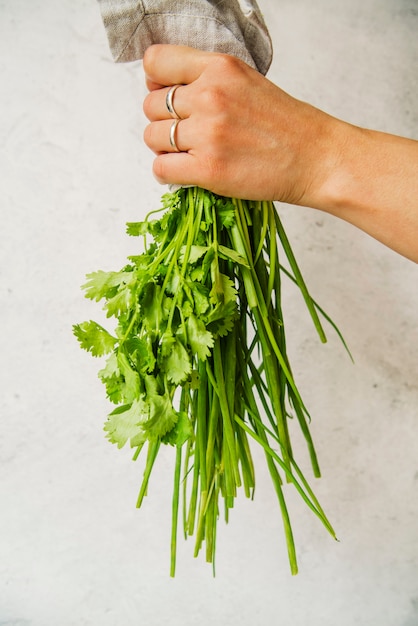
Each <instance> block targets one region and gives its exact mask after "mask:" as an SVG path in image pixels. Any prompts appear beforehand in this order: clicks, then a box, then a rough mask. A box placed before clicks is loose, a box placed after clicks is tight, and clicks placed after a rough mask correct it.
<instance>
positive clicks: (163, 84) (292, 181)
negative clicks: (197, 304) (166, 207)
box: [144, 45, 340, 206]
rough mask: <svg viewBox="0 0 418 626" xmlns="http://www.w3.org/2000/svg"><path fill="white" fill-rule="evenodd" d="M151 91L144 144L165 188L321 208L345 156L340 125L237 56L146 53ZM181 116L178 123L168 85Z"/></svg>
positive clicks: (154, 49) (183, 50)
mask: <svg viewBox="0 0 418 626" xmlns="http://www.w3.org/2000/svg"><path fill="white" fill-rule="evenodd" d="M144 70H145V74H146V80H147V86H148V88H149V89H150V94H149V95H148V96H147V97H146V99H145V101H144V112H145V114H146V116H147V117H148V119H149V120H150V122H151V123H150V124H149V125H148V126H147V127H146V129H145V133H144V140H145V142H146V144H147V145H148V146H149V147H150V148H151V149H152V150H153V151H154V152H155V153H156V155H157V157H156V159H155V161H154V167H153V171H154V175H155V177H156V178H157V180H159V181H160V182H161V183H175V184H181V185H198V186H200V187H204V188H206V189H209V190H211V191H213V192H215V193H218V194H221V195H226V196H233V197H238V198H246V199H253V200H281V201H283V202H289V203H293V204H304V205H310V206H315V203H316V205H318V203H319V195H320V194H321V187H322V186H323V184H324V183H325V181H326V180H327V178H328V172H329V171H330V170H331V169H333V168H334V166H335V163H336V161H338V159H339V149H340V148H339V145H340V144H339V140H338V139H339V133H338V129H339V124H340V122H338V120H335V119H334V118H332V117H330V116H328V115H327V114H325V113H323V112H322V111H319V110H318V109H316V108H314V107H312V106H310V105H308V104H306V103H304V102H300V101H298V100H296V99H294V98H292V97H291V96H289V95H288V94H286V93H285V92H284V91H282V90H281V89H280V88H279V87H277V86H276V85H274V84H273V83H272V82H271V81H269V80H268V79H266V78H265V77H264V76H263V75H261V74H260V73H258V72H257V71H256V70H253V69H252V68H250V67H249V66H248V65H246V64H245V63H243V62H242V61H240V60H239V59H236V58H234V57H231V56H228V55H224V54H217V53H210V52H202V51H199V50H195V49H192V48H187V47H183V46H172V45H156V46H151V47H150V48H148V50H147V51H146V54H145V56H144ZM175 84H180V85H181V86H180V87H179V88H178V89H177V90H176V92H175V96H174V104H175V109H176V112H177V113H178V115H179V116H180V118H181V121H180V122H179V124H178V126H177V129H176V143H177V145H178V147H179V150H181V152H178V153H177V152H175V151H174V148H173V147H171V145H170V141H169V138H170V128H171V125H172V124H173V119H172V118H171V117H170V114H169V112H168V110H167V107H166V94H167V91H168V87H169V86H171V85H175Z"/></svg>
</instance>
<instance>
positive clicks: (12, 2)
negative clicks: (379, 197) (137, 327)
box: [0, 0, 418, 626]
mask: <svg viewBox="0 0 418 626" xmlns="http://www.w3.org/2000/svg"><path fill="white" fill-rule="evenodd" d="M260 5H261V7H262V9H263V10H264V12H265V16H266V19H267V22H268V24H269V26H270V29H271V34H272V38H273V42H274V48H275V60H274V64H273V67H272V69H271V72H270V74H269V76H270V78H272V80H274V81H275V82H277V83H279V84H281V85H282V86H283V88H284V89H286V90H287V91H289V92H290V93H292V94H293V95H295V96H297V97H299V98H301V99H306V100H308V101H310V102H312V103H313V104H316V105H317V106H319V107H321V108H323V109H325V110H327V111H328V112H330V113H332V114H333V115H336V116H339V117H342V118H345V119H347V120H348V121H351V122H353V123H356V124H360V125H365V126H369V127H375V128H380V129H382V130H386V131H389V132H394V133H399V134H404V135H407V136H410V137H414V138H418V37H417V33H418V2H417V0H368V1H366V2H365V1H364V0H351V2H346V0H315V2H310V1H309V0H260ZM0 93H1V96H0V97H1V100H0V102H1V115H0V181H1V183H0V203H1V205H0V206H1V250H0V293H1V308H0V316H1V333H2V335H1V381H0V384H1V389H0V392H1V396H0V397H1V404H0V407H1V408H0V412H1V418H0V419H1V423H0V625H1V626H75V625H77V626H99V625H100V626H134V625H135V626H137V625H138V624H144V625H145V624H146V625H147V626H160V625H162V624H170V625H172V626H195V625H196V624H198V625H199V626H209V625H212V624H213V623H218V624H222V625H225V626H234V625H238V624H239V625H240V626H242V625H245V626H247V625H248V626H250V625H251V626H252V625H254V624H276V623H277V624H283V625H284V626H287V625H291V626H306V625H307V624H310V625H311V626H319V625H321V626H334V625H335V624H338V625H339V626H353V625H356V626H375V625H376V626H377V625H378V626H417V624H418V522H417V520H418V443H417V440H418V409H417V407H418V354H417V346H418V331H417V308H418V289H417V284H418V273H417V272H418V270H417V266H416V265H414V264H413V263H411V262H409V261H407V260H405V259H403V258H401V257H399V256H397V255H396V254H395V253H393V252H391V251H390V250H387V249H385V248H384V247H383V246H381V245H380V244H378V243H376V242H374V241H372V240H371V239H370V238H369V237H368V236H366V235H364V234H363V233H361V232H359V231H356V230H355V229H354V228H353V227H352V226H349V225H347V224H345V223H342V222H339V221H338V220H336V219H333V218H330V217H329V216H326V215H323V214H320V213H316V212H315V211H312V210H310V209H301V208H292V207H287V206H284V207H283V208H282V213H283V217H284V221H285V224H286V227H287V230H288V234H289V236H290V238H291V241H292V242H293V245H294V249H295V252H296V255H297V258H298V260H299V262H300V265H301V267H302V270H303V271H304V274H305V278H306V280H307V282H308V284H309V286H310V287H311V290H312V292H313V294H314V296H315V297H316V298H317V299H318V300H319V302H320V303H321V304H322V305H323V306H324V307H325V308H326V310H327V311H328V312H329V313H330V314H331V315H332V316H333V318H334V319H335V320H336V321H337V323H338V324H339V326H340V327H341V329H342V331H343V333H344V335H345V337H346V339H347V341H348V342H349V345H350V347H351V349H352V352H353V354H354V357H355V360H356V363H355V365H352V364H351V362H350V361H349V359H348V358H347V356H346V354H345V353H344V351H343V349H342V347H341V345H340V344H339V342H338V341H337V340H336V338H335V335H334V334H333V333H332V332H330V341H329V344H328V345H326V346H322V345H320V344H319V342H318V341H317V339H316V337H315V335H314V331H313V329H312V327H311V324H310V322H309V319H308V317H307V314H306V313H305V309H304V305H303V303H302V301H301V299H300V297H299V295H298V294H297V293H295V292H294V291H293V290H292V289H290V288H289V290H288V293H287V295H286V309H285V313H286V312H287V319H286V323H287V327H288V333H289V343H290V351H291V360H292V362H293V367H294V370H295V375H296V378H297V381H298V383H299V386H300V388H301V390H302V393H303V395H304V397H305V401H306V403H307V405H308V407H309V408H310V410H311V413H312V415H313V418H314V421H313V426H312V429H313V435H314V439H315V441H316V444H317V447H318V452H319V458H320V461H321V464H322V470H323V478H322V479H321V480H319V481H315V488H316V492H317V494H318V496H319V497H320V499H321V501H322V503H323V505H324V506H325V508H326V510H327V512H328V514H329V516H330V518H331V520H332V522H333V523H334V525H335V528H336V530H337V533H338V536H339V538H340V543H335V542H333V541H332V539H330V538H329V536H328V535H327V534H326V532H325V531H324V530H323V528H322V527H321V526H320V524H319V523H318V522H317V520H316V519H314V518H313V516H312V515H311V513H310V512H309V511H307V510H306V509H305V508H304V507H303V506H302V505H301V503H300V502H299V500H298V498H297V497H295V496H294V495H293V494H292V493H289V502H290V505H291V513H292V514H293V524H294V529H295V534H296V541H297V546H298V554H299V564H300V574H299V575H298V576H297V577H293V578H292V577H291V576H290V574H289V571H288V566H287V561H286V552H285V547H284V542H283V533H282V528H281V521H280V516H279V510H278V506H277V503H276V501H275V496H274V493H273V490H272V488H271V485H270V482H269V477H268V476H267V474H266V472H265V471H264V468H263V467H262V465H260V466H259V468H258V475H259V479H258V490H257V492H256V499H255V502H252V503H249V502H246V501H244V498H240V499H239V503H238V505H237V509H236V511H235V512H234V513H233V515H232V516H231V522H230V524H229V526H228V527H225V526H224V524H223V523H220V525H219V543H218V558H217V577H216V578H215V579H213V578H212V575H211V569H210V567H209V566H207V565H206V564H205V563H204V562H203V560H202V559H198V560H195V559H193V557H192V542H187V543H184V542H183V541H182V540H180V549H179V564H178V571H177V577H176V579H174V580H172V579H170V578H169V576H168V565H169V530H170V515H169V513H170V497H171V477H172V454H171V450H167V452H166V453H165V454H164V455H163V456H162V457H161V458H160V461H159V464H158V467H157V469H156V471H155V473H154V477H153V480H152V483H151V487H150V490H149V492H150V493H149V497H148V499H147V500H146V502H145V505H144V507H143V509H142V510H140V511H137V510H136V509H135V501H136V495H137V490H138V487H139V483H140V477H141V471H142V470H141V468H142V465H141V462H140V461H138V462H137V464H134V463H132V461H131V460H130V453H129V451H128V450H127V451H126V452H125V451H118V450H117V449H116V448H115V447H112V446H111V445H110V444H109V443H108V442H107V441H106V440H105V439H104V436H103V433H102V425H103V422H104V419H105V416H106V413H107V411H108V409H109V405H108V403H107V402H106V400H105V398H104V393H103V389H102V387H101V384H100V383H99V381H98V380H97V376H96V374H97V370H98V367H99V363H98V362H96V361H94V360H93V359H92V358H91V357H90V356H89V355H87V354H86V353H83V352H82V351H81V350H80V349H79V348H78V345H77V342H76V341H75V339H74V338H73V336H72V333H71V326H72V324H73V323H75V322H78V321H82V320H84V319H89V318H93V319H94V318H96V319H97V317H98V314H99V307H98V306H97V305H94V304H92V303H89V302H88V301H87V300H84V299H83V296H82V292H81V291H80V289H79V285H80V284H81V283H83V282H84V275H85V273H86V272H89V271H93V270H96V269H99V268H101V269H118V268H119V267H121V266H122V265H123V264H124V262H125V258H126V256H127V255H128V254H131V253H134V252H135V250H134V248H133V246H134V245H135V243H136V241H135V240H133V239H130V238H128V237H127V236H126V235H125V234H124V230H125V227H124V225H125V222H126V221H128V220H137V219H141V217H142V216H143V215H144V214H145V212H147V211H148V210H149V209H152V208H155V207H157V206H159V197H160V194H161V193H162V191H163V190H162V188H161V187H160V186H159V185H158V184H157V183H155V182H154V181H153V179H152V176H151V174H150V167H151V162H152V156H151V155H150V154H149V153H148V151H147V149H146V148H145V147H144V146H143V144H142V129H143V126H144V124H145V120H144V118H143V115H142V109H141V101H142V98H143V96H144V94H145V90H144V85H143V76H142V69H141V65H140V64H132V65H130V66H120V65H119V66H118V65H114V64H113V62H112V61H111V59H110V53H109V51H108V47H107V41H106V37H105V33H104V30H103V28H102V24H101V19H100V16H99V12H98V8H97V6H96V4H95V2H94V1H93V0H92V1H90V2H88V1H87V0H77V1H76V2H74V0H60V2H56V1H54V0H42V1H41V0H31V1H29V0H0ZM298 453H299V456H302V458H303V457H304V455H305V451H304V447H303V446H300V450H299V452H298ZM258 459H259V460H260V462H262V457H261V456H258V455H257V460H258ZM305 465H306V466H307V462H305Z"/></svg>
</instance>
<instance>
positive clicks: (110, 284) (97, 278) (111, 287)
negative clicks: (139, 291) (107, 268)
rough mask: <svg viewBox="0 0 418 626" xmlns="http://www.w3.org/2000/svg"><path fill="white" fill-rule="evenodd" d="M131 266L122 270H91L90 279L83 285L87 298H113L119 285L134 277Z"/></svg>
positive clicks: (97, 299)
mask: <svg viewBox="0 0 418 626" xmlns="http://www.w3.org/2000/svg"><path fill="white" fill-rule="evenodd" d="M129 270H132V268H131V266H127V267H126V268H125V269H123V270H121V271H120V272H103V271H102V270H98V271H97V272H91V273H90V274H87V276H86V278H88V281H87V282H86V283H85V284H84V285H82V286H81V288H82V289H84V290H85V292H86V293H85V296H86V298H89V299H90V300H96V302H98V301H99V300H101V299H102V298H112V297H113V296H114V295H115V293H116V290H117V288H118V287H119V285H123V284H125V283H126V282H128V281H129V280H131V279H132V274H131V271H129Z"/></svg>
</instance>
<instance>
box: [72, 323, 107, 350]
mask: <svg viewBox="0 0 418 626" xmlns="http://www.w3.org/2000/svg"><path fill="white" fill-rule="evenodd" d="M73 332H74V335H75V336H76V337H77V339H78V341H79V342H80V345H81V347H82V348H83V349H84V350H87V352H91V354H92V355H93V356H103V355H104V354H108V353H109V352H111V351H112V350H113V348H114V346H115V343H116V341H117V339H116V338H115V337H112V335H110V334H109V333H108V332H107V330H105V329H104V328H103V327H102V326H100V325H99V324H97V322H93V321H92V320H90V321H89V322H82V323H81V324H74V326H73Z"/></svg>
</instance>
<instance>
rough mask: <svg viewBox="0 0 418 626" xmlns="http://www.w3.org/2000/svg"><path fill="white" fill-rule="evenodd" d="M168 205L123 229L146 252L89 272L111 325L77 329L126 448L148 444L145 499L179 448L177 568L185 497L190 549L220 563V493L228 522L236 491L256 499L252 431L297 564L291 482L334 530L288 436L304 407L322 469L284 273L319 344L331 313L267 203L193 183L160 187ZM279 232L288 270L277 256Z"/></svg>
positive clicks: (109, 430) (109, 429) (110, 433)
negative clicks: (311, 288)
mask: <svg viewBox="0 0 418 626" xmlns="http://www.w3.org/2000/svg"><path fill="white" fill-rule="evenodd" d="M161 210H162V211H163V214H162V216H161V217H160V218H159V219H153V218H154V216H155V213H157V212H153V213H151V214H149V216H148V217H147V219H146V220H145V221H143V222H136V223H129V224H128V225H127V232H128V234H129V235H131V236H136V237H142V238H143V241H144V246H143V249H144V251H143V252H142V253H141V254H139V255H138V256H131V257H129V258H128V261H129V263H128V264H127V265H126V266H125V267H123V268H122V270H120V271H116V272H104V271H97V272H94V273H91V274H88V275H87V282H86V284H85V285H84V286H83V288H84V290H85V295H86V297H87V298H90V299H91V300H95V301H103V302H104V310H105V311H106V315H107V317H109V318H114V319H115V320H116V327H115V329H114V331H113V332H112V333H110V332H108V330H106V329H105V328H103V326H101V325H99V324H98V323H96V322H94V321H87V322H83V323H80V324H76V325H75V326H74V333H75V335H76V337H77V339H78V340H79V342H80V345H81V347H82V348H84V349H85V350H87V351H89V352H90V353H91V354H92V355H93V356H95V357H103V356H106V363H105V366H104V367H103V368H102V369H101V370H100V371H99V377H100V379H101V380H102V381H103V383H104V385H105V388H106V394H107V397H108V398H109V400H110V401H111V402H112V403H114V404H115V405H116V408H115V409H114V410H113V411H112V412H111V413H110V415H109V416H108V419H107V421H106V423H105V431H106V435H107V437H108V439H109V441H111V442H112V443H114V444H116V445H117V446H118V447H119V448H122V447H123V446H124V445H125V444H126V443H127V442H129V445H130V446H131V447H132V448H135V455H134V458H135V459H136V458H137V457H138V455H139V453H140V452H141V450H142V449H143V448H144V446H146V449H147V454H146V464H145V471H144V477H143V481H142V485H141V488H140V492H139V496H138V502H137V505H138V506H140V505H141V503H142V500H143V497H144V495H145V494H146V492H147V488H148V483H149V478H150V475H151V471H152V468H153V465H154V462H155V460H156V458H157V455H158V450H159V447H160V445H161V444H162V443H163V444H169V445H171V446H173V447H174V448H175V450H176V457H175V470H174V490H173V518H172V540H171V575H174V572H175V562H176V539H177V527H178V518H179V503H180V500H181V499H182V501H183V515H182V518H183V530H184V534H185V535H186V536H188V535H194V534H195V555H197V554H198V553H199V551H200V549H201V547H202V545H203V543H205V545H206V559H207V561H209V562H213V561H214V555H215V544H216V525H217V520H218V518H219V514H220V501H221V500H222V499H223V502H224V510H225V518H226V520H228V515H229V509H231V508H232V507H233V504H234V499H235V497H236V495H237V490H238V488H239V487H241V486H242V487H243V490H244V493H245V495H246V496H248V497H252V496H253V492H254V487H255V471H254V464H253V460H252V455H251V446H250V443H249V441H250V440H251V439H252V440H253V441H255V442H256V443H257V444H258V445H260V446H261V447H262V448H263V450H264V451H265V457H266V461H267V465H268V468H269V471H270V475H271V477H272V480H273V484H274V487H275V490H276V493H277V497H278V500H279V504H280V509H281V513H282V517H283V522H284V529H285V537H286V541H287V546H288V553H289V561H290V567H291V571H292V573H296V572H297V562H296V553H295V546H294V540H293V535H292V530H291V525H290V520H289V515H288V511H287V506H286V503H285V499H284V494H283V483H284V481H286V482H288V483H292V484H293V485H294V486H295V487H296V489H297V490H298V491H299V493H300V495H301V496H302V497H303V499H304V500H305V502H306V503H307V505H308V506H309V508H310V509H311V510H312V511H313V512H314V513H315V515H317V516H318V517H319V518H320V520H321V521H322V523H323V524H324V525H325V527H326V528H327V529H328V531H329V532H330V533H331V534H332V535H333V536H335V535H334V531H333V529H332V527H331V525H330V523H329V521H328V519H327V518H326V516H325V514H324V512H323V510H322V508H321V507H320V505H319V503H318V501H317V499H316V498H315V496H314V494H313V492H312V490H311V488H310V487H309V485H308V483H307V481H306V479H305V477H304V476H303V474H302V472H301V471H300V469H299V467H298V466H297V464H296V461H295V459H294V455H293V451H292V446H291V442H290V435H289V429H288V419H289V418H291V417H296V418H297V420H298V422H299V424H300V427H301V429H302V432H303V434H304V436H305V439H306V441H307V445H308V449H309V453H310V457H311V461H312V466H313V471H314V474H315V475H316V476H319V474H320V472H319V466H318V462H317V458H316V454H315V450H314V446H313V442H312V439H311V436H310V433H309V428H308V422H309V415H308V412H307V410H306V407H305V405H304V403H303V401H302V398H301V397H300V394H299V392H298V389H297V387H296V384H295V381H294V379H293V376H292V373H291V368H290V364H289V361H288V357H287V354H286V339H285V332H284V323H283V314H282V310H281V275H282V274H287V275H288V276H289V277H290V278H291V279H292V280H293V281H294V282H295V283H296V284H297V285H298V287H299V288H300V290H301V292H302V295H303V297H304V299H305V302H306V304H307V307H308V310H309V311H310V313H311V316H312V318H313V320H314V323H315V326H316V328H317V330H318V333H319V335H320V337H321V339H322V340H323V341H325V335H324V331H323V329H322V325H321V323H320V321H319V318H318V311H320V312H321V313H323V311H322V310H320V309H319V307H318V305H316V303H315V302H314V301H313V300H312V298H311V297H310V295H309V293H308V291H307V289H306V285H305V283H304V281H303V278H302V276H301V274H300V271H299V268H298V266H297V264H296V261H295V258H294V256H293V253H292V251H291V249H290V246H289V242H288V240H287V237H286V235H285V233H284V230H283V227H282V225H281V223H280V219H279V216H278V214H277V211H276V209H275V207H274V205H273V204H272V203H270V202H246V201H242V200H235V199H229V198H224V197H220V196H216V195H214V194H212V193H210V192H208V191H205V190H203V189H200V188H197V187H193V188H188V189H180V190H179V191H177V192H175V193H172V194H166V195H165V196H163V201H162V209H161ZM150 239H151V243H149V240H150ZM278 240H280V242H281V244H282V248H283V250H284V253H285V255H286V257H287V260H288V263H289V265H290V268H291V271H290V272H289V270H285V269H284V267H283V266H282V265H281V262H280V260H279V252H278V245H277V244H278ZM324 315H325V314H324ZM327 319H328V321H330V320H329V318H327ZM331 323H332V322H331ZM283 479H284V480H283ZM188 485H189V487H188ZM181 496H182V497H181Z"/></svg>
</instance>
